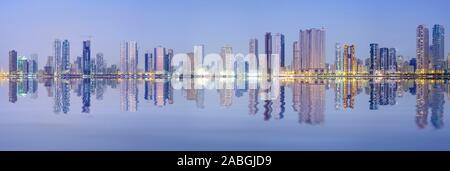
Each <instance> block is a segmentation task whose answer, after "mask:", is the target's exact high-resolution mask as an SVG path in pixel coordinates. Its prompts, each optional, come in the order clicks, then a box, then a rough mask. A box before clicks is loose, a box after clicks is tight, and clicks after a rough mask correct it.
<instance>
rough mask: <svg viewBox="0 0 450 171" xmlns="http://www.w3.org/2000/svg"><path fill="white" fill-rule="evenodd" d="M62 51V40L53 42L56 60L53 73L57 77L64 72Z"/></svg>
mask: <svg viewBox="0 0 450 171" xmlns="http://www.w3.org/2000/svg"><path fill="white" fill-rule="evenodd" d="M61 55H62V49H61V40H59V39H56V40H55V41H54V42H53V57H54V59H55V64H54V65H53V71H54V72H55V75H60V74H61V71H62V68H61V67H62V65H61V64H62V59H61Z"/></svg>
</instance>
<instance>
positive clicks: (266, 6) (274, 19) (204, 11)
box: [0, 0, 450, 70]
mask: <svg viewBox="0 0 450 171" xmlns="http://www.w3.org/2000/svg"><path fill="white" fill-rule="evenodd" d="M0 4H1V5H0V23H1V24H0V54H2V56H3V57H2V58H1V59H0V67H1V68H2V69H3V70H6V69H7V66H8V51H9V50H11V49H15V50H17V51H18V53H19V55H27V56H28V55H30V54H32V53H37V54H39V60H40V68H42V65H43V64H44V63H45V62H46V60H47V56H49V55H52V42H53V40H54V39H55V38H60V39H69V41H70V43H71V61H73V60H74V59H75V58H76V56H80V55H81V52H82V51H81V46H82V40H83V39H88V35H92V39H91V40H92V50H93V52H92V53H93V54H95V53H97V52H103V53H104V54H105V57H106V59H107V61H108V63H109V64H111V63H116V64H117V63H118V61H119V50H120V49H119V46H120V42H121V41H124V40H135V41H137V42H138V45H139V47H140V56H139V57H140V59H141V60H140V61H143V53H144V52H145V51H146V50H148V49H152V48H154V47H155V46H158V45H162V46H164V47H168V48H173V49H174V50H175V53H184V52H190V51H192V50H193V47H192V46H193V45H195V44H204V45H205V46H206V49H205V50H206V53H212V52H215V53H217V52H219V51H220V47H222V46H224V45H231V46H232V47H233V50H234V52H242V53H247V52H248V40H249V39H250V38H253V37H255V38H258V39H259V40H260V45H259V46H260V52H263V44H262V42H263V38H264V33H265V32H281V33H284V34H285V36H286V51H287V61H288V62H290V61H291V59H292V42H293V41H295V40H297V39H298V30H300V29H307V28H313V27H324V28H325V29H326V31H327V62H333V61H334V44H335V43H336V42H342V43H353V44H356V46H357V56H358V58H360V59H364V58H367V57H368V55H369V44H370V43H372V42H376V43H379V44H380V46H381V47H395V48H397V49H398V54H402V55H404V56H406V57H407V58H411V57H415V29H416V27H417V25H418V24H426V25H427V26H428V27H429V28H430V31H431V28H432V25H433V24H441V25H444V27H445V28H447V30H449V28H448V27H449V26H450V13H449V12H448V10H449V7H450V1H448V0H426V1H425V0H396V1H393V0H377V1H374V0H339V1H336V0H314V1H311V0H154V1H152V0H126V1H125V0H39V1H35V0H4V1H2V2H0ZM446 38H447V40H446V45H445V47H446V48H445V53H446V54H447V53H450V43H449V41H448V36H446ZM430 41H431V40H430ZM140 66H141V67H142V66H143V64H142V62H141V63H140Z"/></svg>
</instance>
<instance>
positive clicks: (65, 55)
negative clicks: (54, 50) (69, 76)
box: [61, 40, 70, 73]
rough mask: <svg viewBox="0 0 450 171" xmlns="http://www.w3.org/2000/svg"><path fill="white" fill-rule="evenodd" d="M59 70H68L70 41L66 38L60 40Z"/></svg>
mask: <svg viewBox="0 0 450 171" xmlns="http://www.w3.org/2000/svg"><path fill="white" fill-rule="evenodd" d="M61 58H62V59H61V70H62V72H63V73H65V72H68V71H69V70H70V43H69V41H68V40H64V41H63V42H62V57H61Z"/></svg>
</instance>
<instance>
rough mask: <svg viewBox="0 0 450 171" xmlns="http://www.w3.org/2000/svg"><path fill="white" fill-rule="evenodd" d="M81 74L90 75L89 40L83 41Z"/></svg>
mask: <svg viewBox="0 0 450 171" xmlns="http://www.w3.org/2000/svg"><path fill="white" fill-rule="evenodd" d="M83 75H91V41H90V40H86V41H83Z"/></svg>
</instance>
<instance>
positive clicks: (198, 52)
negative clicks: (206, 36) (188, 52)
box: [191, 45, 205, 74]
mask: <svg viewBox="0 0 450 171" xmlns="http://www.w3.org/2000/svg"><path fill="white" fill-rule="evenodd" d="M204 55H205V45H195V46H194V61H191V62H194V66H195V67H194V69H195V71H194V73H195V74H198V72H199V71H200V70H201V68H202V67H203V60H204V57H205V56H204Z"/></svg>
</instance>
